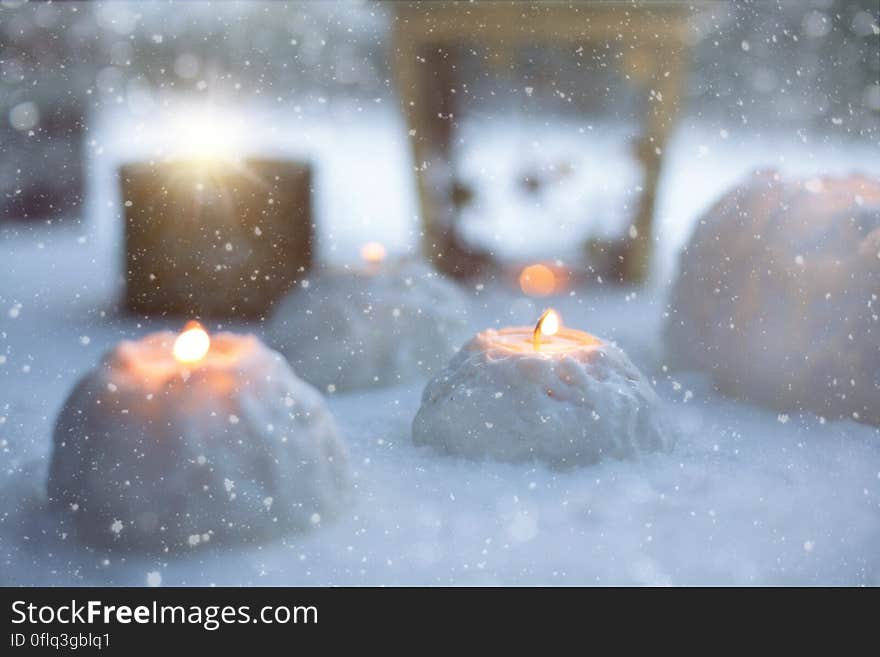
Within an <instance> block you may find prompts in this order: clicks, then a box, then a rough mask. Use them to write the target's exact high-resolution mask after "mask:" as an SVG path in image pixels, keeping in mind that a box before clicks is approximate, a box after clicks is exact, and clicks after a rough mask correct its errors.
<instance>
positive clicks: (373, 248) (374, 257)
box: [361, 242, 385, 265]
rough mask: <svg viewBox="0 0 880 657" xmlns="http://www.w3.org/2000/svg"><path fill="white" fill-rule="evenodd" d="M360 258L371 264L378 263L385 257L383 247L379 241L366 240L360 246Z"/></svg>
mask: <svg viewBox="0 0 880 657" xmlns="http://www.w3.org/2000/svg"><path fill="white" fill-rule="evenodd" d="M361 258H363V259H364V262H367V263H369V264H371V265H378V264H379V263H380V262H382V261H383V260H384V259H385V247H384V246H382V245H381V244H380V243H379V242H367V243H366V244H364V245H363V246H362V247H361Z"/></svg>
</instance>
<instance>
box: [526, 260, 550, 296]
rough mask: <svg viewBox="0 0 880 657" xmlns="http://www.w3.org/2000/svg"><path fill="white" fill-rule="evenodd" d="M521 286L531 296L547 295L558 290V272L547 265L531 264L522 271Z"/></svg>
mask: <svg viewBox="0 0 880 657" xmlns="http://www.w3.org/2000/svg"><path fill="white" fill-rule="evenodd" d="M519 286H520V288H522V291H523V292H524V293H525V294H527V295H529V296H530V297H546V296H549V295H551V294H553V293H554V292H555V291H556V288H557V281H556V274H555V273H553V270H552V269H550V267H548V266H547V265H541V264H537V265H529V266H528V267H523V270H522V272H520V275H519Z"/></svg>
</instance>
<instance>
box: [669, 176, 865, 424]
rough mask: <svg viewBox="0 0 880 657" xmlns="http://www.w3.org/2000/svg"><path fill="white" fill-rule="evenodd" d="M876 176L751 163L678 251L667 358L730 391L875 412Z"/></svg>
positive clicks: (859, 413)
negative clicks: (761, 167)
mask: <svg viewBox="0 0 880 657" xmlns="http://www.w3.org/2000/svg"><path fill="white" fill-rule="evenodd" d="M878 295H880V181H878V180H874V179H869V178H865V177H863V176H858V175H853V176H849V177H846V178H830V177H824V178H810V179H805V180H785V179H783V178H782V177H781V176H780V175H779V174H778V173H776V172H773V171H759V172H756V173H755V174H754V175H752V176H751V177H750V178H748V179H747V180H745V181H744V182H743V183H741V184H740V185H738V186H737V187H736V188H734V189H733V190H731V191H730V192H728V193H727V194H726V195H725V196H724V197H723V198H722V199H721V200H720V201H719V202H718V203H717V204H716V205H715V206H714V207H712V208H711V209H710V210H709V211H708V212H707V213H706V214H705V216H703V217H702V219H701V220H700V222H699V224H698V225H697V228H696V230H695V232H694V234H693V237H692V238H691V241H690V244H689V245H688V246H687V248H686V249H685V250H684V252H683V253H682V255H681V260H680V274H679V278H678V280H677V283H676V284H675V286H674V289H673V291H672V296H671V300H670V319H669V323H668V326H667V338H668V339H667V342H668V351H669V355H670V359H671V361H672V362H673V363H674V364H675V365H677V366H679V367H684V368H693V369H697V370H702V371H705V372H708V373H709V374H711V376H712V377H713V379H714V381H715V383H716V384H717V385H718V387H719V388H720V389H721V390H722V391H724V392H726V393H728V394H731V395H733V396H737V397H741V398H747V399H751V400H754V401H757V402H761V403H764V404H766V405H769V406H772V407H775V408H778V409H780V410H789V411H801V410H805V411H811V412H814V413H817V414H819V415H821V416H829V417H850V418H853V419H856V420H860V421H865V422H871V423H875V424H876V423H880V403H878V402H880V321H878V315H880V299H878Z"/></svg>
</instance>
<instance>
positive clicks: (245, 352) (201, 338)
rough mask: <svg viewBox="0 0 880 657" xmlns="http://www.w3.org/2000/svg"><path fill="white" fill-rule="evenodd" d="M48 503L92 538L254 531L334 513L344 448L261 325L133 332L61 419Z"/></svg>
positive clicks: (137, 539) (226, 537) (156, 544)
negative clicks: (254, 332)
mask: <svg viewBox="0 0 880 657" xmlns="http://www.w3.org/2000/svg"><path fill="white" fill-rule="evenodd" d="M48 494H49V499H50V501H51V502H52V503H53V504H54V505H55V506H56V507H58V508H59V509H61V511H62V512H63V513H64V514H65V515H66V516H67V518H68V519H69V520H70V521H71V522H72V524H73V526H74V528H75V530H76V532H77V535H78V536H79V537H80V538H81V539H82V540H84V541H85V542H87V543H90V544H93V545H101V546H108V547H116V548H131V549H135V550H146V551H153V550H163V551H175V550H181V549H189V548H192V547H195V546H199V545H204V544H205V543H211V544H214V543H226V542H229V543H242V542H255V541H259V540H262V539H265V538H269V537H272V536H276V535H280V534H282V533H285V532H287V531H290V530H293V529H304V528H307V527H311V526H313V525H315V524H318V523H320V522H321V521H322V519H325V518H328V517H331V516H333V515H334V514H336V513H338V512H339V511H340V510H341V509H343V508H344V506H345V505H346V504H347V501H348V500H349V497H350V475H349V469H348V463H347V457H346V450H345V448H344V445H343V443H342V440H341V439H340V437H339V434H338V432H337V429H336V426H335V423H334V421H333V418H332V417H331V416H330V413H329V412H328V410H327V408H326V407H325V405H324V400H323V398H322V397H321V395H320V393H319V392H318V391H317V390H315V389H314V388H312V387H311V386H310V385H308V384H307V383H305V382H303V381H302V380H300V379H298V378H297V377H296V375H295V374H294V373H293V371H292V370H291V369H290V367H289V366H288V364H287V362H286V361H285V360H284V358H283V357H281V355H280V354H277V353H276V352H274V351H271V350H270V349H268V348H267V347H266V346H265V345H263V343H261V342H260V341H259V340H258V339H257V338H256V337H254V336H243V335H234V334H231V333H219V334H217V335H215V336H213V337H211V336H209V335H208V334H207V332H206V331H205V330H204V329H202V328H201V327H200V326H198V325H196V324H192V323H191V324H190V325H187V327H186V329H185V330H184V331H183V332H182V333H181V334H180V335H175V334H174V333H171V332H161V333H154V334H151V335H148V336H146V337H144V338H142V339H140V340H138V341H136V342H131V341H125V342H122V343H120V344H119V345H118V346H117V347H116V348H115V349H113V350H112V351H111V352H109V353H108V354H107V355H106V356H105V358H104V360H103V362H101V363H100V364H99V365H98V367H96V368H95V369H93V370H92V371H90V372H88V373H87V374H86V375H85V376H84V377H83V378H82V380H80V382H79V383H78V384H77V385H76V387H75V388H74V390H73V391H72V392H71V394H70V396H69V397H68V399H67V401H66V402H65V404H64V407H63V409H62V410H61V413H60V415H59V417H58V420H57V423H56V427H55V434H54V449H53V452H52V460H51V465H50V472H49V481H48Z"/></svg>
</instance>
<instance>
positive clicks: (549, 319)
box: [532, 308, 560, 351]
mask: <svg viewBox="0 0 880 657" xmlns="http://www.w3.org/2000/svg"><path fill="white" fill-rule="evenodd" d="M559 323H560V322H559V314H558V313H557V312H556V311H555V310H553V309H552V308H548V309H547V310H545V311H544V312H543V313H542V314H541V317H540V318H539V319H538V323H537V324H535V332H534V333H533V334H532V346H533V347H534V348H535V351H540V350H541V336H542V335H556V333H558V332H559Z"/></svg>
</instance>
